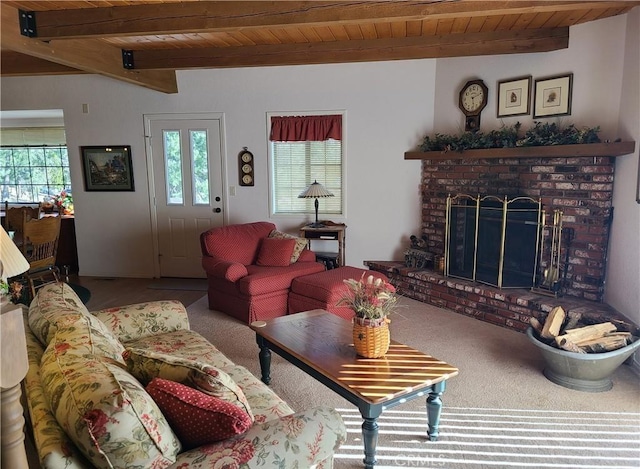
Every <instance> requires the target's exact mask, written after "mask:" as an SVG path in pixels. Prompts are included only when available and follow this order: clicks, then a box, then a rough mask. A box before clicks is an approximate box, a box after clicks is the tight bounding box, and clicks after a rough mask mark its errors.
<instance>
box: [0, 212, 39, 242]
mask: <svg viewBox="0 0 640 469" xmlns="http://www.w3.org/2000/svg"><path fill="white" fill-rule="evenodd" d="M34 218H35V219H36V220H37V219H38V218H40V205H38V206H37V207H30V206H24V207H10V206H9V202H7V201H5V203H4V229H5V230H6V231H7V232H9V231H13V232H14V235H13V242H14V243H15V244H16V246H18V247H19V248H20V250H21V251H22V253H23V254H24V249H23V248H24V246H23V244H24V243H23V238H24V224H25V223H26V222H27V221H29V220H32V219H34Z"/></svg>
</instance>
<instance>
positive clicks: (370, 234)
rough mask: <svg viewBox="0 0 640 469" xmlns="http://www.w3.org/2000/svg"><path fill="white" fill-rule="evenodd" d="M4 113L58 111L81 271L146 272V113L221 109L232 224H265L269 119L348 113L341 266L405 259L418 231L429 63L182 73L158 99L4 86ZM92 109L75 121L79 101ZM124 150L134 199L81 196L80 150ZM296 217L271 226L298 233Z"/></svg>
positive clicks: (108, 84)
mask: <svg viewBox="0 0 640 469" xmlns="http://www.w3.org/2000/svg"><path fill="white" fill-rule="evenodd" d="M1 85H2V109H3V110H5V109H53V108H56V109H63V110H64V117H65V126H66V129H67V139H68V147H69V156H70V160H71V173H72V179H73V193H74V203H75V210H76V229H77V237H78V253H79V263H80V273H81V274H82V275H89V276H124V277H150V276H152V275H153V256H152V248H151V246H152V243H151V221H150V208H149V195H148V187H147V167H146V159H145V144H144V143H145V142H144V134H143V115H144V114H150V113H197V112H221V113H224V119H225V127H226V128H225V142H226V159H227V165H226V168H227V174H226V175H225V176H226V184H227V186H229V185H235V186H236V195H235V196H234V197H229V199H228V212H227V213H226V218H227V222H228V223H239V222H249V221H257V220H267V219H269V211H268V198H267V197H268V176H267V160H266V158H267V130H266V122H267V120H266V113H267V112H277V111H310V110H346V151H345V158H346V159H345V161H346V193H347V204H346V217H345V218H344V219H338V218H336V219H334V221H344V222H346V223H347V225H348V228H347V241H346V255H347V263H348V264H350V265H354V266H362V261H363V260H366V259H385V260H386V259H402V252H403V251H404V249H405V248H406V246H407V244H408V238H409V236H410V235H411V234H417V233H419V230H420V199H419V196H418V185H419V180H420V162H418V161H404V159H403V154H404V152H405V151H406V150H408V149H410V148H411V147H412V146H413V145H414V144H415V142H416V141H417V140H418V139H419V138H421V136H422V135H424V134H425V132H427V130H428V129H430V128H432V122H433V109H434V102H433V99H434V96H433V95H434V91H433V90H434V89H435V61H433V60H419V61H402V62H384V63H383V62H380V63H365V64H344V65H322V66H298V67H267V68H244V69H229V70H202V71H183V72H178V87H179V90H180V92H179V93H178V94H175V95H166V94H163V93H158V92H155V91H149V90H146V89H143V88H140V87H137V86H133V85H129V84H126V83H121V82H118V81H115V80H111V79H108V78H103V77H99V76H90V75H74V76H53V77H30V78H6V79H3V80H2V83H1ZM83 103H86V104H88V106H89V113H88V114H83V113H82V104H83ZM115 144H123V145H131V147H132V154H133V160H134V161H133V166H134V179H135V187H136V191H135V192H133V193H131V192H115V193H103V192H84V185H83V180H82V171H81V164H80V156H79V147H80V146H82V145H115ZM243 146H246V147H248V148H249V149H250V150H251V151H253V153H254V154H255V156H256V167H255V173H256V185H255V187H246V188H245V187H239V186H238V185H237V181H238V175H237V154H238V152H239V151H240V150H241V149H242V147H243ZM311 218H312V217H311V216H309V217H308V218H303V217H296V218H291V217H280V218H274V219H272V221H273V222H274V223H276V225H277V226H278V227H279V228H281V229H284V230H287V231H290V232H293V233H295V232H296V231H297V227H298V226H300V225H301V224H302V223H303V222H304V221H306V220H309V221H310V220H311Z"/></svg>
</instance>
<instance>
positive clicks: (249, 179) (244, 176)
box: [238, 147, 254, 186]
mask: <svg viewBox="0 0 640 469" xmlns="http://www.w3.org/2000/svg"><path fill="white" fill-rule="evenodd" d="M253 163H254V159H253V153H251V152H250V151H249V150H247V147H243V149H242V151H241V152H240V154H239V155H238V168H239V169H240V174H239V175H240V185H241V186H253V183H254V176H253Z"/></svg>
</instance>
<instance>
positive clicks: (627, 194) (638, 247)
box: [605, 8, 640, 367]
mask: <svg viewBox="0 0 640 469" xmlns="http://www.w3.org/2000/svg"><path fill="white" fill-rule="evenodd" d="M627 16H628V24H627V28H626V34H627V38H626V47H625V49H624V54H621V55H624V72H623V81H622V87H621V93H620V95H621V96H622V101H621V105H620V122H619V124H618V125H619V129H620V135H621V136H622V137H623V138H624V139H625V140H634V141H635V142H636V151H635V153H634V154H633V155H628V156H624V157H618V158H616V173H615V186H614V190H613V205H614V207H615V211H614V217H613V224H612V226H611V238H610V240H609V261H608V271H607V285H606V290H605V301H606V302H607V303H608V304H610V305H611V306H613V307H614V308H616V309H617V310H618V311H621V312H623V313H625V315H626V316H628V317H629V318H630V319H632V320H633V321H634V322H635V323H636V324H639V323H640V202H636V200H635V199H636V191H637V190H638V184H640V168H638V165H639V164H640V162H639V159H640V157H639V155H640V148H639V147H640V47H638V44H640V8H634V9H633V10H632V11H631V13H629V14H628V15H627ZM635 356H636V363H637V364H638V366H639V367H640V354H639V353H636V354H635Z"/></svg>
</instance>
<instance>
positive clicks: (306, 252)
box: [296, 249, 316, 262]
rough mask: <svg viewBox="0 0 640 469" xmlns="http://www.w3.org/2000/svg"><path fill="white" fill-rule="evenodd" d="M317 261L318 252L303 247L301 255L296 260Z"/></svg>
mask: <svg viewBox="0 0 640 469" xmlns="http://www.w3.org/2000/svg"><path fill="white" fill-rule="evenodd" d="M315 261H316V253H315V252H313V251H311V250H310V249H303V250H302V252H301V253H300V257H298V260H297V261H296V262H315Z"/></svg>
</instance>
